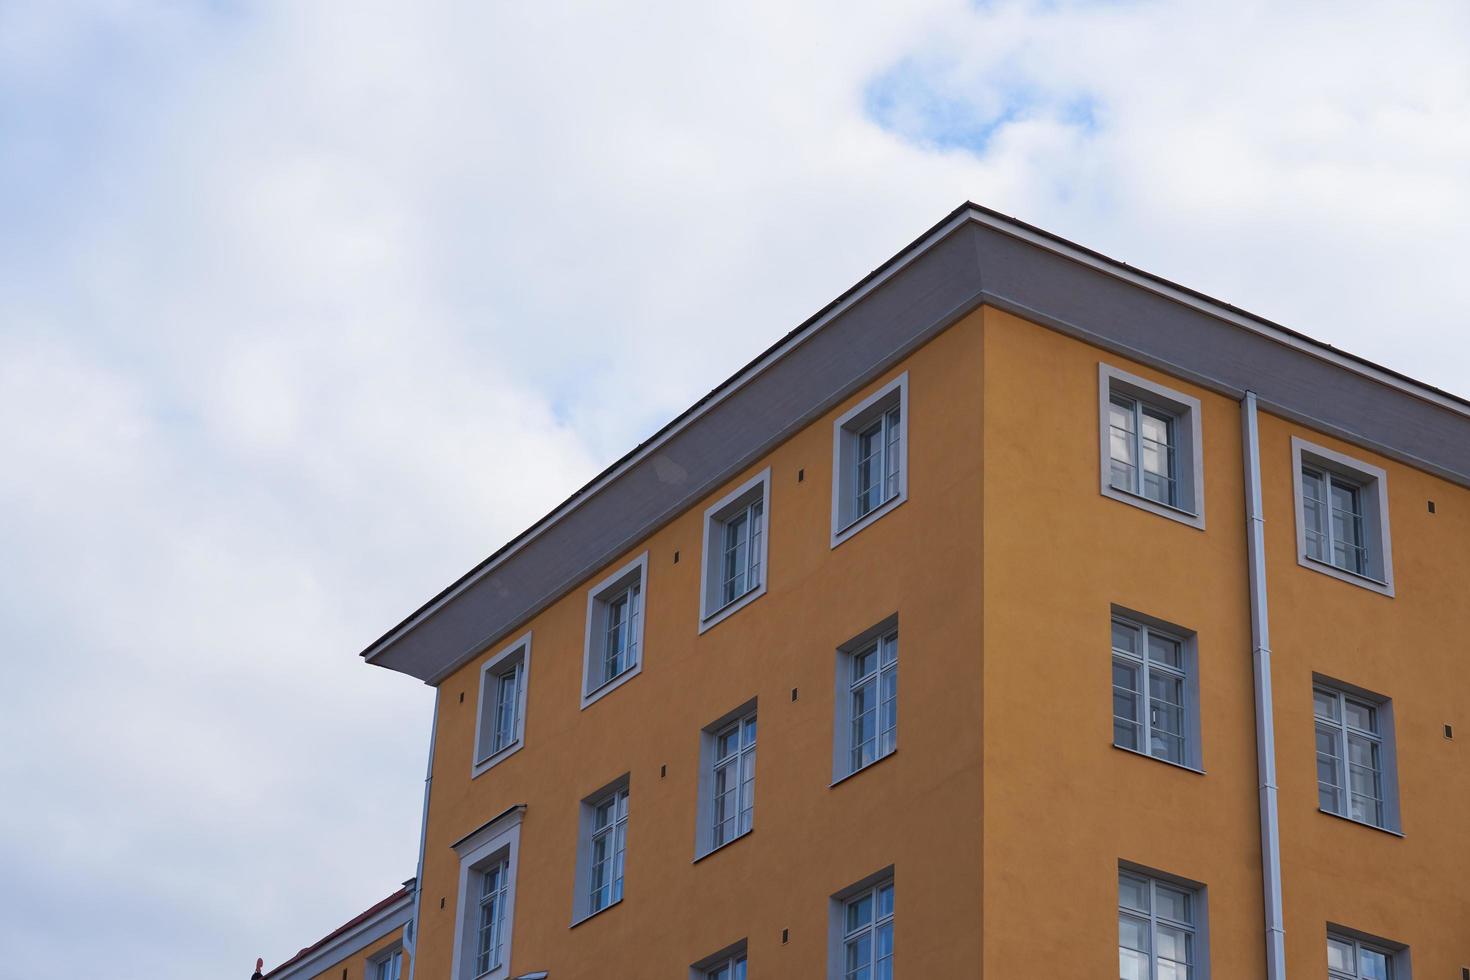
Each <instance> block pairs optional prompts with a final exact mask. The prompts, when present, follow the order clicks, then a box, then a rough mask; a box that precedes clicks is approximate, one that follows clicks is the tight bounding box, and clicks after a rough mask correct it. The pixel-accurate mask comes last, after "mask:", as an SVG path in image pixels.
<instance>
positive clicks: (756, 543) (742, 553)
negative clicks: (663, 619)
mask: <svg viewBox="0 0 1470 980" xmlns="http://www.w3.org/2000/svg"><path fill="white" fill-rule="evenodd" d="M770 509H771V471H770V470H769V469H767V470H765V471H763V472H761V473H760V474H758V475H757V476H755V477H753V478H752V479H750V480H748V481H747V482H746V483H744V484H742V485H741V486H739V487H737V488H736V489H735V490H734V491H732V492H731V493H729V494H727V495H726V496H725V497H724V498H723V499H721V500H720V501H719V502H718V503H716V504H714V505H713V506H712V507H710V508H709V509H708V510H706V511H705V512H704V567H703V568H702V569H701V573H700V574H701V585H700V594H701V596H702V599H701V602H702V605H701V609H700V621H699V631H700V632H701V633H702V632H704V631H705V630H707V629H709V628H710V627H711V626H713V625H715V624H716V623H718V622H720V621H721V620H722V619H724V618H725V617H726V616H729V615H730V614H731V613H733V612H735V610H737V609H740V608H741V607H743V606H745V605H746V604H747V603H749V602H751V601H753V600H755V599H757V598H759V597H760V596H762V595H764V594H765V591H766V541H767V533H766V528H767V515H768V514H769V513H770Z"/></svg>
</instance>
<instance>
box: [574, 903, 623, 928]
mask: <svg viewBox="0 0 1470 980" xmlns="http://www.w3.org/2000/svg"><path fill="white" fill-rule="evenodd" d="M622 904H623V900H622V899H621V898H620V899H618V900H617V901H616V902H609V903H607V904H606V905H604V906H603V907H602V908H600V909H598V910H597V911H596V912H588V913H587V914H586V915H584V916H582V917H581V918H580V919H573V920H572V924H571V925H569V926H567V928H568V929H575V928H577V927H578V926H579V925H581V924H582V923H584V922H586V921H587V920H589V919H595V918H597V917H598V916H599V915H601V914H602V913H604V912H606V911H607V910H608V909H615V908H617V907H618V906H619V905H622Z"/></svg>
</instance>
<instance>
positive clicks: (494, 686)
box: [470, 631, 531, 779]
mask: <svg viewBox="0 0 1470 980" xmlns="http://www.w3.org/2000/svg"><path fill="white" fill-rule="evenodd" d="M511 672H514V673H515V674H516V684H517V688H516V694H515V703H514V706H513V707H514V711H515V716H514V719H513V721H512V725H511V728H512V737H511V738H510V739H509V740H507V741H504V742H502V743H500V744H496V742H495V741H494V739H495V735H496V734H498V730H499V714H500V692H501V679H502V678H503V677H505V676H506V675H507V674H509V673H511ZM530 680H531V633H530V632H529V631H528V632H527V633H526V634H525V635H524V636H521V637H520V638H519V639H517V640H516V641H515V642H514V643H511V644H509V645H507V646H506V647H505V648H504V649H503V650H501V651H500V652H499V653H497V654H495V655H494V656H492V657H491V658H490V659H488V660H486V661H485V663H484V664H483V665H482V666H481V667H480V698H479V703H478V704H477V705H476V708H475V746H474V752H473V753H471V764H470V778H471V779H474V778H475V777H477V776H480V775H482V774H484V773H486V772H489V771H490V770H491V769H492V768H493V767H495V766H497V765H499V764H500V763H501V762H504V761H505V760H506V759H508V758H510V757H511V756H512V755H515V754H516V753H517V752H519V751H520V750H521V748H522V746H524V745H525V744H526V692H527V690H528V689H529V687H530ZM487 740H488V741H489V743H490V744H487Z"/></svg>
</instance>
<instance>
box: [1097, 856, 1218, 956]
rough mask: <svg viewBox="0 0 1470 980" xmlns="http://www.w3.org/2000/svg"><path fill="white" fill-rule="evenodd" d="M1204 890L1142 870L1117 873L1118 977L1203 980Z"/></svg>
mask: <svg viewBox="0 0 1470 980" xmlns="http://www.w3.org/2000/svg"><path fill="white" fill-rule="evenodd" d="M1202 906H1203V894H1202V891H1200V890H1197V889H1194V888H1190V887H1186V886H1184V885H1181V884H1175V883H1173V882H1171V881H1165V880H1161V879H1158V878H1154V877H1151V876H1149V875H1146V874H1143V873H1141V872H1135V871H1131V870H1120V871H1119V872H1118V975H1119V976H1120V977H1121V978H1122V980H1203V978H1204V976H1205V971H1204V969H1203V967H1202V966H1201V964H1203V963H1205V962H1206V960H1205V958H1204V957H1203V955H1201V954H1202V950H1201V948H1200V947H1201V946H1202V944H1201V942H1200V941H1199V935H1198V932H1199V929H1200V926H1201V925H1202V923H1203V920H1204V916H1203V911H1204V910H1203V908H1202Z"/></svg>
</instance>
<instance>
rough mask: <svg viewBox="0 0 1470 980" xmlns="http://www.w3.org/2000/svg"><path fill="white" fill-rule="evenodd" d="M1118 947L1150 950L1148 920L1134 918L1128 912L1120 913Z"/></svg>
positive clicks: (1140, 950)
mask: <svg viewBox="0 0 1470 980" xmlns="http://www.w3.org/2000/svg"><path fill="white" fill-rule="evenodd" d="M1118 947H1119V948H1120V949H1131V950H1135V951H1137V952H1140V953H1147V952H1148V951H1149V946H1148V920H1147V919H1138V918H1134V917H1133V916H1131V915H1127V914H1122V915H1119V916H1118Z"/></svg>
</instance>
